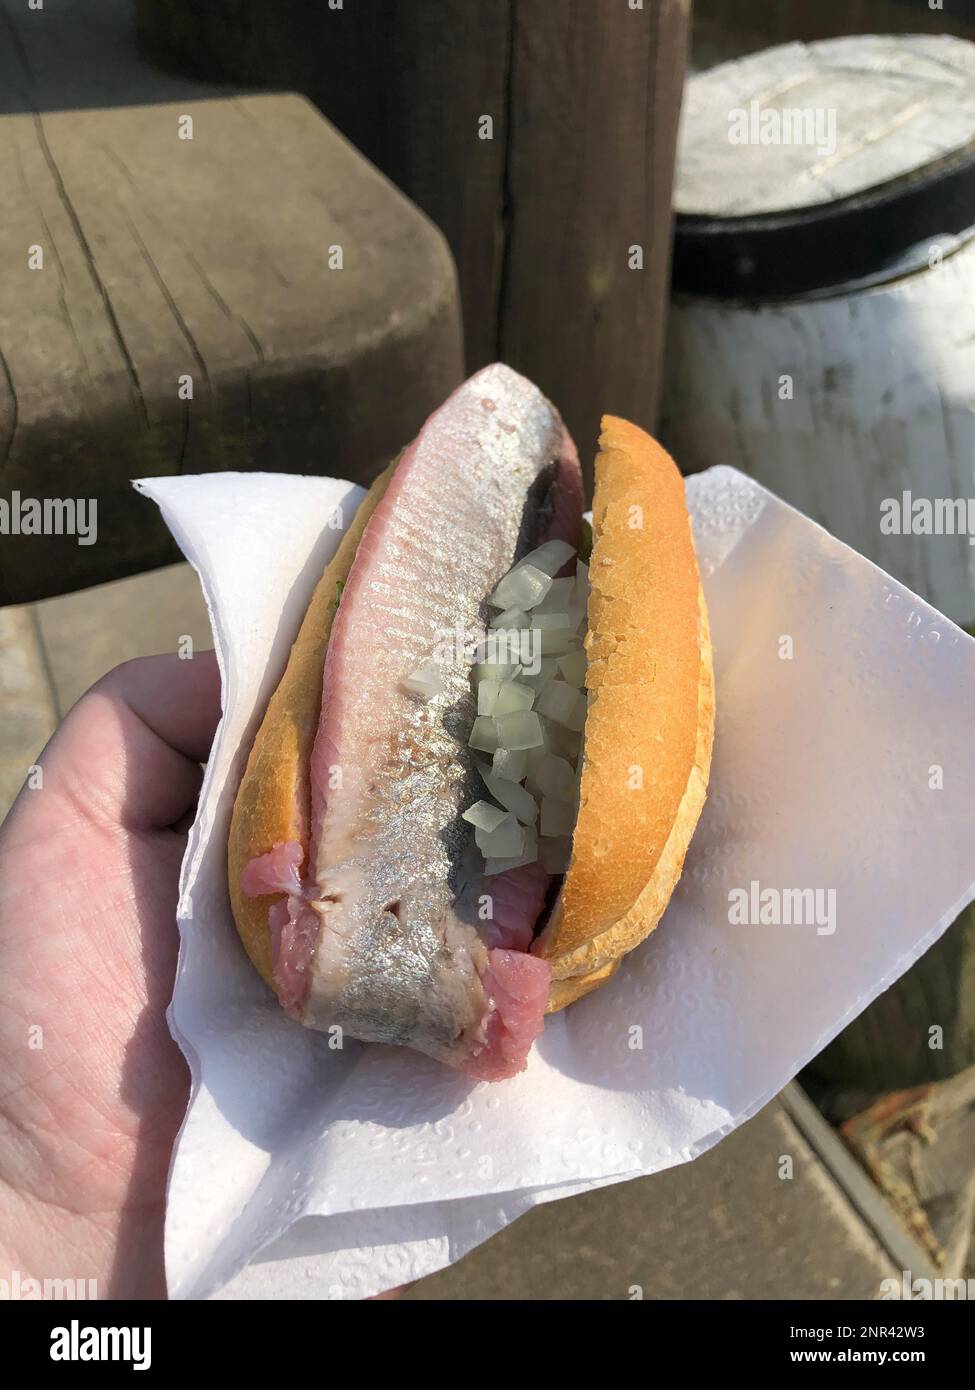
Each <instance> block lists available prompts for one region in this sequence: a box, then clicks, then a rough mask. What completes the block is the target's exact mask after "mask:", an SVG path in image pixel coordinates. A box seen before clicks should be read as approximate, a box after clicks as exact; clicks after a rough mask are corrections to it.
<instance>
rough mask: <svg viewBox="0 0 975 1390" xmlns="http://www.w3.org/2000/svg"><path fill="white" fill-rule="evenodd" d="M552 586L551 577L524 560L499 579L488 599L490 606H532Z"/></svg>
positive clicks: (539, 600) (538, 601)
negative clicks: (499, 581)
mask: <svg viewBox="0 0 975 1390" xmlns="http://www.w3.org/2000/svg"><path fill="white" fill-rule="evenodd" d="M551 587H552V577H551V575H549V574H546V573H545V571H544V570H540V569H536V568H535V566H534V565H533V564H530V563H529V562H528V560H527V557H526V560H525V561H524V562H523V563H522V564H520V565H516V566H515V568H514V569H513V570H510V571H509V573H508V574H506V575H505V577H504V578H503V579H502V580H501V583H500V584H499V585H498V587H497V588H496V589H495V591H494V593H493V594H492V595H491V597H490V598H489V599H488V603H489V604H490V605H491V607H492V608H532V607H534V605H535V604H536V603H540V602H541V600H542V599H543V598H544V597H545V595H546V594H547V593H548V591H549V589H550V588H551Z"/></svg>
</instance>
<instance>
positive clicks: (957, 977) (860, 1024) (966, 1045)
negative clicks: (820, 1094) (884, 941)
mask: <svg viewBox="0 0 975 1390" xmlns="http://www.w3.org/2000/svg"><path fill="white" fill-rule="evenodd" d="M933 1029H937V1030H940V1032H932V1030H933ZM971 1066H975V907H972V906H969V907H967V908H966V909H965V911H964V912H963V913H962V914H961V916H960V917H959V918H958V920H957V921H956V922H954V923H953V924H952V926H950V927H949V928H948V930H947V931H946V932H945V934H944V935H943V936H942V937H941V938H940V939H939V940H938V941H936V942H935V944H934V945H933V946H932V947H931V949H930V950H929V951H927V952H926V953H925V954H924V955H923V956H922V957H921V959H920V960H919V961H918V962H917V964H916V965H915V966H913V967H912V969H910V970H908V971H907V973H906V974H904V975H902V976H901V977H900V979H899V980H896V981H895V982H894V984H892V985H891V987H890V989H888V990H886V991H885V992H884V993H883V994H881V995H879V996H878V998H876V999H875V1000H874V1001H873V1003H872V1004H871V1005H870V1007H869V1008H868V1009H866V1010H864V1012H863V1013H862V1014H860V1015H859V1017H858V1018H856V1019H854V1021H853V1022H852V1023H851V1024H850V1025H849V1027H848V1028H845V1029H844V1030H843V1032H842V1033H840V1034H839V1036H838V1037H836V1038H834V1040H833V1041H832V1042H831V1043H830V1044H829V1046H828V1047H827V1048H826V1049H825V1050H824V1051H823V1052H821V1053H820V1054H819V1056H818V1057H817V1058H816V1059H815V1061H814V1062H812V1063H811V1064H810V1068H809V1070H810V1072H811V1073H812V1075H813V1076H814V1077H815V1078H816V1079H817V1080H818V1081H821V1082H828V1083H832V1084H839V1085H842V1086H848V1087H857V1088H858V1089H860V1090H862V1091H863V1092H865V1093H867V1094H869V1095H873V1096H877V1095H881V1094H882V1093H883V1092H885V1091H890V1090H895V1089H900V1088H902V1087H905V1086H920V1085H922V1084H923V1083H925V1082H929V1081H941V1080H945V1079H947V1078H949V1077H951V1076H954V1075H955V1074H956V1073H958V1072H960V1071H962V1070H963V1069H964V1068H966V1067H971Z"/></svg>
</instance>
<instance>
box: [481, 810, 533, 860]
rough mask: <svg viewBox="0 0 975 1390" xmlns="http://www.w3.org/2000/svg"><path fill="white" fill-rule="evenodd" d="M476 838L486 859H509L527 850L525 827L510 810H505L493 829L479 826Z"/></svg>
mask: <svg viewBox="0 0 975 1390" xmlns="http://www.w3.org/2000/svg"><path fill="white" fill-rule="evenodd" d="M474 839H475V841H476V843H477V847H478V849H479V850H480V851H481V853H482V854H483V855H484V858H485V859H508V858H514V857H515V856H516V855H519V854H524V852H525V828H524V826H522V825H519V824H518V822H517V820H516V819H515V817H514V816H513V815H512V813H511V812H510V811H507V812H503V813H502V815H501V819H500V820H499V821H498V823H497V824H496V825H495V826H494V828H493V829H492V830H483V829H481V828H480V827H477V828H476V829H475V831H474Z"/></svg>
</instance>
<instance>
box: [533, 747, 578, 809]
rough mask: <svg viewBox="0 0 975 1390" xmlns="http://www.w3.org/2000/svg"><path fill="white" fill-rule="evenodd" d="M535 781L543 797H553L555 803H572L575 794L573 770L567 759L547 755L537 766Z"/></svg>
mask: <svg viewBox="0 0 975 1390" xmlns="http://www.w3.org/2000/svg"><path fill="white" fill-rule="evenodd" d="M535 781H536V782H537V783H538V785H539V787H540V788H541V792H542V795H543V796H550V797H554V799H555V800H556V801H573V800H574V799H575V794H576V773H575V768H574V767H573V765H572V764H571V763H570V762H569V760H568V759H567V758H560V757H559V756H558V754H556V753H549V754H548V756H547V757H546V758H544V759H543V760H542V762H541V763H540V764H539V767H538V771H537V772H536V773H535Z"/></svg>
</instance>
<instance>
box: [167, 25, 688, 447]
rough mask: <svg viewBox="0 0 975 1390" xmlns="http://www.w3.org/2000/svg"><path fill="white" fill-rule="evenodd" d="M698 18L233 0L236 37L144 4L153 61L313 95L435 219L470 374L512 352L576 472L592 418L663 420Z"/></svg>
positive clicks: (591, 441) (224, 28)
mask: <svg viewBox="0 0 975 1390" xmlns="http://www.w3.org/2000/svg"><path fill="white" fill-rule="evenodd" d="M689 9H690V4H689V0H646V3H645V4H644V5H643V7H642V8H639V9H636V8H631V6H630V5H629V4H627V3H626V0H619V2H618V3H613V4H609V3H602V2H601V3H598V4H589V5H579V4H578V3H575V0H484V3H479V4H476V5H474V4H471V3H470V0H442V3H438V4H437V5H436V6H435V7H434V6H428V5H421V4H416V5H403V4H396V3H393V0H355V4H354V5H352V4H347V5H345V6H344V7H343V9H342V10H327V9H326V8H325V7H323V6H320V7H318V10H317V11H316V13H315V15H314V16H311V15H309V14H308V13H307V6H305V5H304V4H303V3H302V2H301V0H279V3H278V4H276V5H274V6H268V5H265V4H263V3H261V2H260V0H241V3H240V4H238V6H237V15H236V18H235V22H234V23H232V24H231V23H229V22H228V21H227V20H226V18H225V17H223V16H222V15H221V14H220V13H217V12H215V11H213V10H212V9H207V8H206V7H198V6H193V5H191V4H190V3H189V0H165V3H163V0H139V14H140V20H141V31H142V33H143V35H144V38H145V41H146V42H147V43H148V44H149V45H150V46H151V49H152V51H153V52H155V53H157V54H163V55H165V56H166V57H167V59H168V60H169V61H170V62H176V63H179V64H180V65H181V66H182V67H183V68H188V69H192V70H193V71H196V72H205V73H208V74H210V75H217V74H219V75H221V76H223V77H233V78H235V79H238V80H246V81H257V80H264V81H279V82H284V83H287V84H289V85H292V86H295V87H297V88H298V89H300V90H301V91H304V92H306V93H307V94H308V95H309V96H310V97H311V98H312V100H313V101H315V102H316V103H317V104H318V105H319V106H320V107H321V108H322V110H323V111H324V112H325V113H326V115H328V117H329V118H330V119H332V120H334V121H335V122H336V124H337V125H338V126H339V127H340V128H341V129H342V130H343V131H345V132H346V133H347V134H348V135H349V137H350V138H351V139H352V140H353V141H354V142H355V144H356V145H357V146H359V147H360V148H361V149H362V150H363V151H364V152H365V153H366V154H367V155H368V156H369V157H370V158H371V159H373V160H375V162H376V163H377V164H378V165H379V167H380V168H382V169H383V171H384V172H385V173H387V174H388V175H389V176H390V177H391V178H392V179H393V180H394V181H395V182H396V183H397V184H399V186H400V187H402V188H403V189H404V191H405V192H406V193H407V194H408V195H409V196H410V197H411V198H413V199H414V200H415V201H416V202H417V203H418V205H419V206H420V207H422V208H423V209H424V210H425V211H426V212H428V213H429V215H430V216H431V217H432V218H433V219H434V221H435V222H437V224H438V225H439V226H440V227H441V228H442V229H443V231H444V232H445V234H446V235H447V238H448V241H449V242H450V245H451V249H452V250H453V253H454V257H455V260H456V262H457V265H458V270H459V276H460V285H461V297H462V302H463V306H464V317H465V342H466V349H467V366H468V369H469V370H473V369H474V368H476V367H478V366H481V365H483V363H485V362H487V361H489V360H491V359H492V358H494V357H503V358H504V359H505V360H506V361H508V362H510V363H511V365H512V366H515V367H517V368H520V369H521V370H523V371H525V372H527V373H528V374H529V375H530V376H532V377H534V378H535V379H536V380H537V381H538V382H539V383H540V385H542V386H543V388H545V389H546V390H547V391H548V392H549V393H550V395H551V396H552V398H553V399H554V400H555V401H556V403H557V404H558V406H559V408H560V409H561V410H562V411H563V413H564V414H565V416H566V419H567V422H568V424H569V427H570V429H571V430H572V431H573V433H574V434H575V436H576V438H577V440H578V443H579V446H580V451H581V453H582V455H583V458H584V460H585V461H586V463H587V466H588V464H589V461H590V460H591V458H592V455H593V453H594V450H595V443H596V435H597V432H598V419H599V415H600V413H601V411H603V410H607V409H608V410H614V411H619V412H622V413H624V414H629V415H632V416H633V417H634V418H635V419H637V420H639V421H640V422H641V423H643V424H652V422H653V417H654V413H655V409H656V400H657V392H658V371H659V362H660V353H661V346H662V326H663V316H664V312H665V307H666V298H667V289H668V277H669V237H670V189H671V176H672V169H673V153H674V144H675V139H676V125H677V115H678V108H679V103H680V93H681V84H682V75H683V64H684V50H685V46H686V39H687V26H688V17H689ZM481 117H490V119H491V121H492V123H493V130H492V136H493V138H492V139H490V140H484V139H480V138H479V122H480V119H481ZM637 244H638V245H640V246H641V247H642V250H643V258H644V269H643V270H631V269H630V268H629V266H628V263H627V258H628V253H629V248H630V247H631V246H633V245H637Z"/></svg>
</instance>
